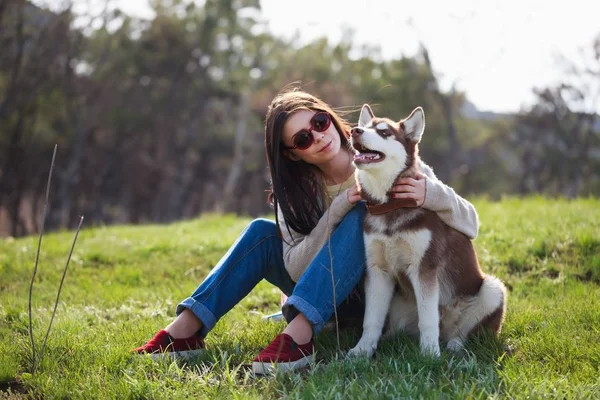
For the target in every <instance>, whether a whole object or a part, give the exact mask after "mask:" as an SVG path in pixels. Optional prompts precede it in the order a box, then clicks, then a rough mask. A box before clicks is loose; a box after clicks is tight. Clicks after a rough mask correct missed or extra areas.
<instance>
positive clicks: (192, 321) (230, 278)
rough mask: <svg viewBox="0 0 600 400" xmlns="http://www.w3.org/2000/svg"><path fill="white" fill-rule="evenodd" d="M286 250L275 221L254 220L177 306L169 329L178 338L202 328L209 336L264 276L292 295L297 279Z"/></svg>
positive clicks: (204, 333) (201, 332) (202, 331)
mask: <svg viewBox="0 0 600 400" xmlns="http://www.w3.org/2000/svg"><path fill="white" fill-rule="evenodd" d="M282 251H283V250H282V243H281V238H280V237H279V235H278V234H277V227H276V225H275V223H274V222H273V221H270V220H266V219H256V220H254V221H252V222H251V223H250V224H249V225H248V227H247V228H246V229H245V230H244V231H243V232H242V233H241V234H240V236H239V237H238V239H237V240H236V242H235V243H234V244H233V245H232V246H231V248H230V249H229V251H228V252H227V253H226V254H225V255H224V256H223V257H222V258H221V260H220V261H219V263H218V264H217V265H216V266H215V267H214V268H213V269H212V271H211V272H210V274H209V275H208V276H207V277H206V278H205V280H204V281H203V282H202V283H201V284H200V286H198V288H197V289H196V290H195V291H194V293H193V294H192V295H191V296H190V297H188V298H187V299H185V300H183V301H182V302H181V303H180V304H179V305H178V306H177V310H176V312H177V314H178V317H177V319H176V320H175V321H173V322H172V323H171V324H170V325H169V326H168V327H167V328H166V330H167V331H168V332H169V333H170V334H171V335H172V336H173V337H175V338H177V337H188V336H191V335H193V334H194V333H195V332H197V331H198V330H200V334H201V335H202V336H206V334H207V333H208V332H209V331H210V330H211V329H212V328H213V327H214V326H215V324H216V323H217V321H218V320H219V318H221V317H222V316H223V315H224V314H225V313H226V312H227V311H229V310H230V309H231V308H233V306H235V305H236V304H237V303H238V302H239V301H240V300H242V299H243V298H244V297H245V296H246V295H247V294H248V293H250V291H251V290H252V289H253V288H254V287H255V286H256V284H257V283H258V282H260V281H261V280H262V279H267V280H268V281H269V282H271V283H273V284H274V285H276V286H278V287H279V288H280V289H281V290H282V291H283V292H284V293H286V294H288V295H289V294H291V293H292V290H293V288H294V281H292V278H290V276H289V274H288V273H287V271H286V270H285V266H284V263H283V253H282ZM186 310H188V311H186Z"/></svg>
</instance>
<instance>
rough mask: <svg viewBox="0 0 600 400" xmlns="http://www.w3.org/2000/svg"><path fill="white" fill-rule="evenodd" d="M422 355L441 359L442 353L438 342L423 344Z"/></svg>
mask: <svg viewBox="0 0 600 400" xmlns="http://www.w3.org/2000/svg"><path fill="white" fill-rule="evenodd" d="M421 354H423V355H424V356H429V357H434V358H439V357H440V354H441V351H440V345H439V343H437V342H425V343H424V342H421Z"/></svg>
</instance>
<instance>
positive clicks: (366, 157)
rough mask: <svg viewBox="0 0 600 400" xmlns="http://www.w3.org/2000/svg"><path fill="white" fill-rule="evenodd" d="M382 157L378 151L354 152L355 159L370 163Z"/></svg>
mask: <svg viewBox="0 0 600 400" xmlns="http://www.w3.org/2000/svg"><path fill="white" fill-rule="evenodd" d="M380 158H381V155H380V154H377V153H357V154H354V161H358V162H363V163H368V162H373V161H378V160H379V159H380Z"/></svg>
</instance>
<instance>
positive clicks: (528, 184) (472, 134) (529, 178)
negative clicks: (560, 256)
mask: <svg viewBox="0 0 600 400" xmlns="http://www.w3.org/2000/svg"><path fill="white" fill-rule="evenodd" d="M151 4H152V7H153V9H154V12H155V14H156V16H155V18H154V19H152V20H143V19H136V18H133V17H131V16H128V15H125V14H123V13H122V12H120V11H119V10H118V9H113V8H109V7H106V8H105V9H103V10H101V11H100V12H98V13H95V14H93V15H91V14H86V13H81V12H77V11H76V9H75V8H74V7H72V6H69V7H65V8H64V9H63V10H62V11H49V10H46V9H43V8H39V7H37V6H36V5H34V4H32V3H30V2H28V1H25V0H0V235H12V236H19V235H25V234H30V233H33V232H36V231H37V230H38V229H39V227H38V224H39V221H40V218H41V213H42V209H43V201H44V192H45V188H46V179H47V176H48V170H49V166H50V160H51V158H52V151H53V147H54V144H58V155H57V161H56V167H55V173H54V177H53V179H54V181H53V187H52V195H51V212H50V214H49V220H48V222H47V226H49V228H50V229H58V228H62V227H73V226H74V224H76V223H77V222H78V219H79V215H81V214H83V215H85V218H86V224H112V223H142V222H169V221H174V220H178V219H184V218H190V217H194V216H197V215H198V214H200V213H202V212H206V211H221V212H235V213H241V214H247V215H253V216H254V215H261V214H265V213H268V212H270V210H269V207H268V205H267V203H266V194H265V190H267V189H268V186H269V173H268V170H267V168H266V161H265V155H264V148H263V146H264V131H263V122H264V115H265V112H266V107H267V105H268V104H269V102H270V101H271V99H272V98H273V97H274V96H275V94H276V93H277V92H278V91H279V90H281V89H282V88H283V87H284V86H286V85H289V84H290V83H293V82H300V84H301V86H302V87H304V88H305V89H306V90H307V91H309V92H311V93H314V94H316V95H318V96H320V97H322V98H323V99H324V100H325V101H327V102H328V103H330V104H332V105H333V106H334V107H338V108H340V109H341V110H344V111H346V112H347V114H346V116H347V118H348V120H349V121H350V122H352V123H354V122H355V121H356V119H357V114H358V113H357V111H358V110H359V108H360V106H361V105H362V104H363V103H370V104H371V105H372V106H373V108H374V110H375V113H376V114H377V115H379V116H388V117H392V118H394V119H400V118H402V117H404V116H406V115H408V114H409V113H410V111H411V110H412V109H413V108H414V107H416V106H419V105H420V106H423V107H424V109H425V113H426V121H427V128H426V133H425V135H424V139H423V143H422V145H421V155H422V157H423V159H424V160H425V161H426V162H427V163H428V164H430V165H431V166H433V168H434V170H435V171H436V174H437V175H438V177H440V179H442V180H443V181H444V182H446V183H448V184H449V185H451V186H452V187H454V188H455V189H456V190H457V191H458V192H459V193H460V194H462V195H464V196H470V195H483V196H487V197H488V198H491V199H497V198H499V197H501V196H502V195H527V194H530V193H539V194H543V195H548V196H565V197H569V198H573V197H577V196H589V195H592V196H597V195H599V194H600V174H599V171H600V118H599V117H598V115H597V114H596V113H595V112H593V111H590V110H597V109H598V107H597V106H598V100H599V97H600V92H599V90H598V88H599V87H600V34H599V36H598V37H597V39H596V40H595V42H594V43H590V48H589V49H587V51H588V54H590V58H589V61H590V62H589V64H588V66H586V68H577V67H575V66H573V65H568V63H567V65H566V66H565V77H566V78H565V82H570V83H569V84H567V83H563V84H561V85H559V86H556V87H547V88H537V89H535V93H536V96H537V102H536V103H535V104H534V105H533V106H531V107H528V108H526V109H525V108H524V109H522V110H521V112H519V113H517V114H497V113H491V112H482V111H479V110H477V109H476V107H475V106H474V105H473V104H472V103H470V102H469V101H468V93H461V92H459V91H457V90H455V88H454V87H452V88H450V89H449V90H445V91H444V90H442V89H441V88H440V85H439V76H440V75H439V74H440V73H439V72H438V71H437V70H436V69H435V65H432V63H431V58H430V56H429V52H428V50H427V49H426V48H425V47H424V46H421V49H420V51H419V52H418V53H417V54H416V55H414V56H411V57H407V56H405V57H402V58H397V59H393V60H383V59H382V58H381V57H380V55H379V52H378V50H377V48H375V47H373V48H371V47H368V46H360V47H357V46H355V45H354V44H353V35H352V31H351V30H348V31H347V32H345V35H344V39H343V40H342V41H341V42H340V43H336V44H332V43H330V42H329V41H328V40H327V39H325V38H322V39H319V40H315V41H313V42H311V43H309V44H307V45H298V44H297V42H296V41H294V40H293V39H289V40H284V39H281V38H278V37H275V36H273V35H271V34H270V33H268V31H267V30H266V29H265V27H264V26H263V25H264V22H262V20H261V18H260V4H259V1H258V0H206V1H205V2H204V4H203V5H202V6H197V5H194V4H193V3H189V2H186V1H181V0H179V1H177V0H175V1H174V0H171V1H161V0H155V1H153V2H151ZM523 68H527V66H526V65H523ZM571 78H572V79H571ZM490 79H493V77H490ZM590 105H591V107H590Z"/></svg>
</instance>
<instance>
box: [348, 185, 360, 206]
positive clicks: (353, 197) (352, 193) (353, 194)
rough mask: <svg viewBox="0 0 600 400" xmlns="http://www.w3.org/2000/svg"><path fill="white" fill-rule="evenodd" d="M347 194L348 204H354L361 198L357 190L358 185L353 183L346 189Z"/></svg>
mask: <svg viewBox="0 0 600 400" xmlns="http://www.w3.org/2000/svg"><path fill="white" fill-rule="evenodd" d="M347 196H348V201H349V202H350V204H356V203H358V202H359V201H361V200H362V199H363V198H362V196H361V195H360V191H359V190H358V185H354V186H352V187H351V188H350V189H348V193H347Z"/></svg>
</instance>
